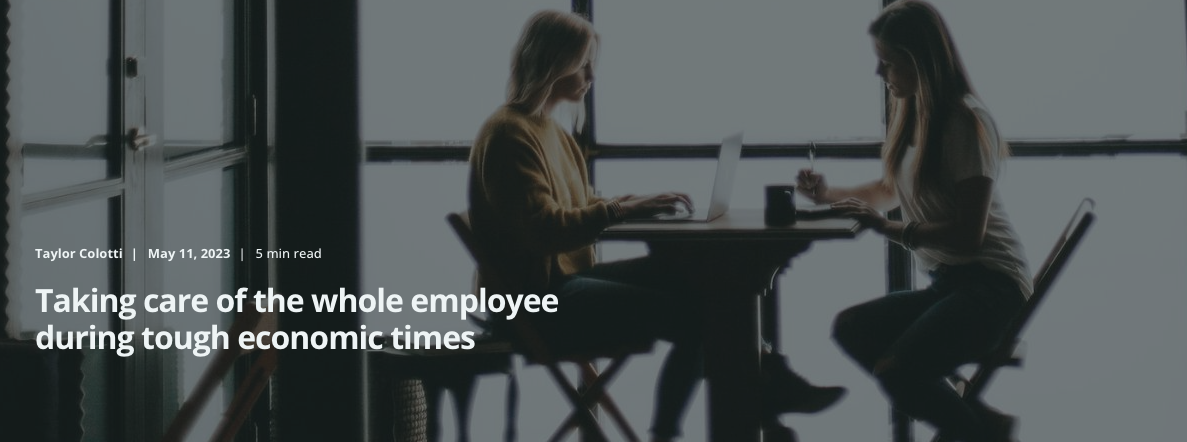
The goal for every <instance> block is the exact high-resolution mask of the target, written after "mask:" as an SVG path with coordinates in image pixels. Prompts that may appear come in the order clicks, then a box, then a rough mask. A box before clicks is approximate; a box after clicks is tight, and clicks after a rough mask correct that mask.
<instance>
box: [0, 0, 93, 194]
mask: <svg viewBox="0 0 1187 442" xmlns="http://www.w3.org/2000/svg"><path fill="white" fill-rule="evenodd" d="M11 8H12V9H10V10H9V12H8V14H9V19H10V21H11V23H12V29H11V30H10V31H9V35H10V37H11V38H12V46H11V47H10V48H8V53H9V56H10V57H12V66H11V69H10V70H9V74H10V75H11V76H12V78H11V80H10V83H9V84H8V91H9V94H10V95H11V96H12V100H13V101H12V103H11V106H12V107H11V110H12V120H11V122H10V129H11V130H12V137H13V138H12V141H13V142H14V145H15V146H20V147H21V152H22V153H23V154H24V168H23V170H24V187H23V188H22V191H23V192H24V193H30V192H36V191H42V190H47V189H51V188H56V187H62V186H67V185H71V184H79V183H84V182H88V181H94V180H99V179H103V178H106V177H107V175H108V171H107V168H108V159H107V158H106V147H107V143H106V141H105V138H104V135H105V134H106V133H107V112H108V106H107V103H108V93H107V81H108V76H107V64H108V52H109V51H108V42H109V41H110V40H109V38H108V33H109V32H110V31H109V28H108V20H107V17H108V5H107V3H105V2H95V1H90V0H63V1H53V2H38V1H18V2H12V5H11ZM64 30H68V32H64Z"/></svg>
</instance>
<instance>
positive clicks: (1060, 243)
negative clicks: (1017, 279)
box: [1006, 198, 1096, 338]
mask: <svg viewBox="0 0 1187 442" xmlns="http://www.w3.org/2000/svg"><path fill="white" fill-rule="evenodd" d="M1095 208H1096V202H1095V201H1093V200H1092V199H1091V198H1084V200H1083V201H1080V205H1079V206H1078V207H1077V208H1076V212H1075V213H1074V214H1073V215H1072V219H1071V220H1070V221H1068V224H1067V227H1064V229H1063V233H1062V234H1060V235H1059V238H1058V239H1056V240H1055V245H1054V246H1053V247H1052V248H1051V253H1050V254H1049V255H1047V260H1046V261H1044V262H1043V264H1042V265H1041V266H1039V270H1038V272H1036V273H1035V276H1034V281H1033V285H1034V293H1032V294H1031V295H1030V299H1029V300H1027V302H1026V306H1025V307H1024V308H1023V310H1022V312H1020V313H1019V314H1018V317H1016V318H1015V319H1014V324H1013V325H1012V326H1011V329H1010V330H1008V331H1007V334H1006V337H1008V338H1010V337H1017V335H1018V334H1019V333H1020V332H1021V331H1022V329H1023V328H1024V327H1026V324H1027V322H1029V321H1030V318H1031V317H1032V316H1034V313H1035V311H1036V310H1037V309H1038V307H1039V305H1040V304H1041V303H1042V302H1043V299H1044V298H1046V296H1047V292H1048V291H1050V290H1051V285H1052V284H1053V283H1054V282H1055V280H1056V279H1057V278H1058V277H1059V274H1060V273H1061V272H1062V271H1063V268H1064V266H1066V265H1067V262H1068V259H1069V258H1071V256H1072V253H1073V252H1075V251H1076V248H1077V247H1079V245H1080V241H1081V240H1082V239H1084V235H1085V233H1087V232H1088V228H1089V227H1090V226H1092V223H1093V222H1095V221H1096V213H1095V212H1093V210H1094V209H1095Z"/></svg>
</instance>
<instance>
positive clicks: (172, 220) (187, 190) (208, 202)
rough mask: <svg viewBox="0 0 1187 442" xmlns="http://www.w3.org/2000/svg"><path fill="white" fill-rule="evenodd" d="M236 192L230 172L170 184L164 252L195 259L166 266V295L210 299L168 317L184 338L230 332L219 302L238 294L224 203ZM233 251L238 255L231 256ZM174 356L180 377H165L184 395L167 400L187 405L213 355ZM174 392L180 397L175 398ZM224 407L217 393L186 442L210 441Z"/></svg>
mask: <svg viewBox="0 0 1187 442" xmlns="http://www.w3.org/2000/svg"><path fill="white" fill-rule="evenodd" d="M232 189H234V183H233V182H232V175H231V173H230V172H229V171H223V170H219V169H215V170H211V171H207V172H203V173H201V174H198V175H193V176H189V177H185V178H182V179H177V180H173V181H169V182H168V183H166V184H165V244H164V248H165V250H171V251H179V250H189V251H190V254H189V257H187V258H184V259H183V258H180V257H179V258H177V259H174V260H172V261H169V262H167V263H165V265H164V266H165V287H164V288H165V290H164V292H165V293H170V294H174V295H179V294H191V295H197V294H202V295H204V296H205V297H206V300H207V305H206V312H204V313H200V312H194V311H188V310H187V311H186V312H177V313H165V314H164V317H163V319H164V326H165V329H166V330H171V331H174V332H180V333H183V335H184V333H186V332H194V333H198V332H202V331H206V332H210V331H211V327H212V326H214V325H217V326H218V329H219V330H221V331H226V330H227V329H228V328H229V327H230V320H231V318H230V317H229V316H228V315H223V314H222V313H220V312H219V310H218V308H217V307H216V304H215V302H216V300H217V299H218V296H219V295H220V294H223V293H234V292H235V287H234V279H233V276H234V265H235V264H236V263H237V261H238V259H239V251H238V250H237V249H232V247H233V246H234V244H233V242H232V231H231V229H230V224H231V220H232V219H233V214H232V213H231V211H230V210H229V208H228V205H227V204H226V198H224V196H225V195H229V194H230V192H231V191H232ZM209 249H213V250H226V251H227V252H228V256H229V257H228V258H204V257H203V256H204V253H203V251H204V250H209ZM232 251H233V253H230V252H232ZM207 256H222V255H207ZM224 319H226V321H224ZM232 339H233V338H232ZM194 342H197V341H194ZM206 345H207V346H208V345H209V343H207V344H206ZM169 352H170V353H169V354H168V355H167V356H166V361H171V362H173V363H174V364H176V366H177V367H178V372H176V373H165V374H164V376H165V379H167V380H172V382H173V385H177V386H178V387H179V391H176V392H167V393H166V399H177V400H182V401H184V400H185V398H187V397H189V396H190V395H191V394H192V393H193V389H194V386H195V385H196V384H197V383H198V379H199V378H200V377H201V376H202V372H203V371H204V370H206V367H207V366H208V365H209V364H210V362H211V361H212V360H213V358H214V352H213V351H209V350H204V349H203V348H202V346H196V347H194V348H193V349H188V350H183V349H174V350H170V351H169ZM167 366H168V363H167ZM166 382H169V381H166ZM166 385H169V384H166ZM169 393H174V394H176V395H177V396H175V397H173V398H170V397H168V396H169ZM179 406H180V404H179V403H171V404H170V403H167V404H166V407H171V408H170V409H167V410H166V413H168V412H169V411H172V410H176V409H177V408H178V407H179ZM225 408H226V406H225V405H224V402H223V401H222V400H221V396H220V394H219V392H215V394H214V396H212V398H211V400H210V402H208V403H207V404H206V408H205V409H204V410H203V411H202V413H201V414H200V416H199V418H198V420H197V421H196V422H195V423H194V427H193V429H192V430H190V432H189V434H188V436H187V439H186V440H190V441H205V440H209V439H210V436H211V435H212V434H213V433H214V430H215V427H216V426H217V425H218V421H219V418H220V417H221V412H222V410H224V409H225Z"/></svg>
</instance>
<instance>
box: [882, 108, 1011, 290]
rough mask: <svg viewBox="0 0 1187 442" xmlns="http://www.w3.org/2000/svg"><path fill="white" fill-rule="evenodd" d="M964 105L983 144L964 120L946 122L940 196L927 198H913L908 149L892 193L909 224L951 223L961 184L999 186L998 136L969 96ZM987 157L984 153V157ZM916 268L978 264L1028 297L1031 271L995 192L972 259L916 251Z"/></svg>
mask: <svg viewBox="0 0 1187 442" xmlns="http://www.w3.org/2000/svg"><path fill="white" fill-rule="evenodd" d="M964 102H965V105H967V106H968V107H969V108H970V109H972V111H973V114H974V115H976V118H977V120H978V122H979V123H980V124H981V126H982V127H984V128H985V132H986V137H985V138H986V139H985V140H982V139H981V137H980V136H978V134H977V128H976V127H975V126H972V125H970V124H969V122H968V121H967V120H965V119H962V118H951V119H949V120H948V121H949V124H948V128H947V129H946V130H945V133H944V136H943V140H942V141H943V142H942V143H941V144H942V145H941V146H933V147H932V148H936V147H939V148H941V149H943V170H942V171H941V176H940V182H941V183H943V185H942V186H941V187H942V188H941V189H939V192H929V193H928V194H926V195H924V196H921V197H919V198H917V197H916V196H915V194H914V193H915V192H914V182H915V177H914V170H915V163H916V162H917V161H918V160H919V158H918V150H919V149H918V148H916V147H915V146H910V147H909V148H908V149H907V152H906V154H905V156H904V157H903V162H902V165H901V166H900V169H899V173H898V178H897V180H896V182H895V188H896V190H897V192H898V197H899V203H900V205H901V207H902V210H903V218H904V219H905V220H907V221H917V222H937V221H944V220H947V219H950V218H952V217H953V214H954V213H956V211H957V210H958V205H957V201H956V183H959V182H961V181H963V180H965V179H968V178H972V177H978V176H984V177H988V178H991V179H993V180H994V181H996V180H997V178H998V175H999V172H1000V169H1001V167H1002V162H1001V159H1000V157H998V156H997V154H996V152H997V145H998V142H999V136H998V133H997V126H995V125H994V123H993V119H992V118H991V117H990V116H989V112H988V111H986V110H985V107H984V106H983V105H982V104H981V102H980V101H978V100H977V99H976V98H975V97H973V96H972V95H969V96H967V97H965V100H964ZM982 142H986V143H989V144H990V146H989V148H988V149H984V148H982V146H980V143H982ZM987 152H988V153H987ZM915 259H916V263H918V265H919V266H920V268H922V269H924V270H933V269H935V268H936V267H938V266H939V265H941V264H947V265H961V264H969V263H974V262H979V263H981V264H982V265H984V266H985V267H987V268H989V269H992V270H997V271H1000V272H1002V273H1004V274H1006V275H1009V276H1010V277H1011V278H1013V279H1014V280H1016V281H1018V286H1019V287H1021V288H1022V293H1023V295H1025V296H1026V297H1028V298H1029V297H1030V294H1031V292H1032V291H1033V287H1032V286H1031V276H1030V270H1029V268H1028V266H1027V263H1026V256H1025V254H1023V252H1022V244H1021V243H1020V242H1019V241H1018V234H1017V233H1015V232H1014V227H1013V225H1011V224H1010V219H1009V218H1008V217H1007V216H1006V211H1005V210H1004V209H1003V208H1002V199H1001V196H1000V195H998V192H997V187H996V186H994V188H993V196H992V197H991V199H990V204H989V220H988V222H987V223H986V226H985V240H984V242H983V243H982V245H981V249H980V250H979V251H977V252H975V253H973V254H960V253H956V252H951V251H946V250H938V249H931V248H922V247H921V248H918V249H916V250H915Z"/></svg>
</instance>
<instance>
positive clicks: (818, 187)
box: [796, 143, 828, 202]
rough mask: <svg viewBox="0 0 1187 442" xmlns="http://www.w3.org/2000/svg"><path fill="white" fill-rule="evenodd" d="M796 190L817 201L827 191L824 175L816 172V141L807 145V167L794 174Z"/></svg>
mask: <svg viewBox="0 0 1187 442" xmlns="http://www.w3.org/2000/svg"><path fill="white" fill-rule="evenodd" d="M796 190H798V191H799V192H800V194H802V195H804V196H805V197H808V198H809V199H811V200H812V201H813V202H819V198H822V197H824V195H825V193H826V192H827V191H828V185H827V184H825V182H824V175H821V174H819V173H816V143H812V144H811V146H809V147H808V168H807V169H800V172H799V174H798V175H796Z"/></svg>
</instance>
